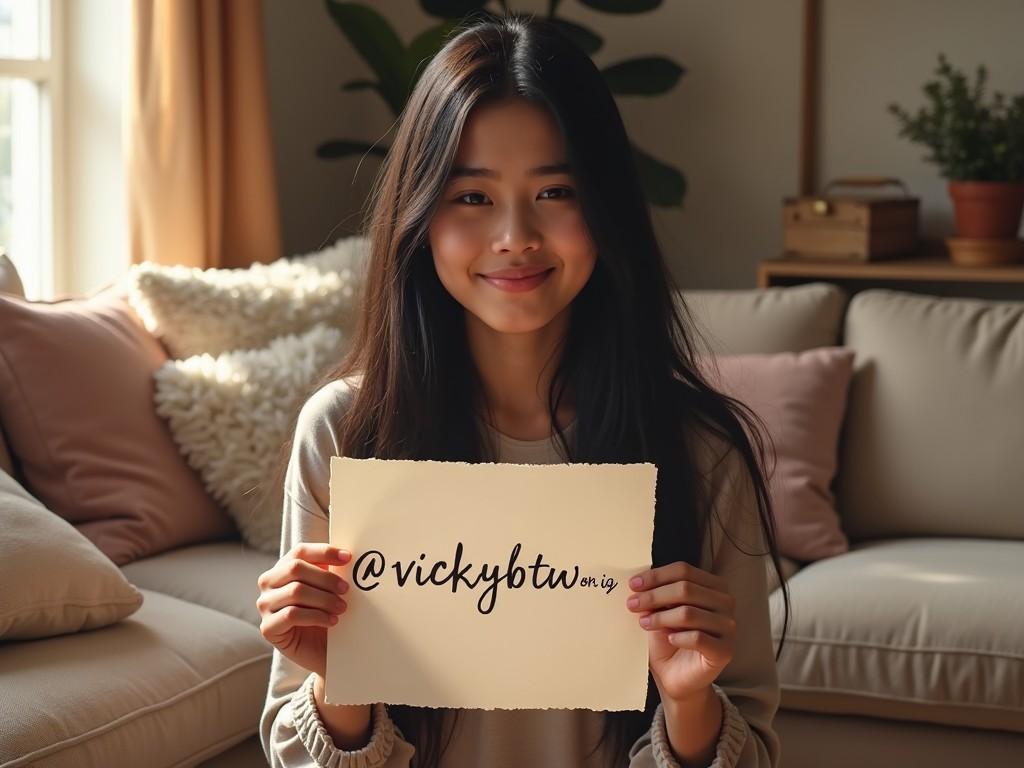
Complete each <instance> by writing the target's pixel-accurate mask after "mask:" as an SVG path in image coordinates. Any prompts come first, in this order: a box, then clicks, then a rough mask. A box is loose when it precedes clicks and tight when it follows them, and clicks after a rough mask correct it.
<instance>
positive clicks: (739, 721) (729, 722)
mask: <svg viewBox="0 0 1024 768" xmlns="http://www.w3.org/2000/svg"><path fill="white" fill-rule="evenodd" d="M711 688H712V690H714V692H715V694H716V695H717V696H718V699H719V701H721V702H722V730H721V732H720V733H719V736H718V744H717V745H715V759H714V760H713V761H712V763H711V765H710V766H708V768H734V766H735V765H736V761H737V760H739V757H740V752H742V751H743V743H744V742H745V741H746V740H747V735H748V734H749V733H750V726H749V725H747V721H746V720H745V719H744V718H743V715H741V714H740V711H739V710H738V709H737V708H736V705H735V704H733V703H732V702H731V701H729V697H728V695H726V693H725V691H723V690H722V689H721V688H719V687H718V686H717V685H714V684H712V686H711ZM651 750H652V751H653V753H654V763H655V765H657V766H658V768H680V765H679V761H678V760H676V758H675V755H673V754H672V746H671V744H670V743H669V740H668V729H667V726H666V724H665V710H664V709H663V708H662V706H661V704H659V705H658V709H657V710H655V712H654V720H653V721H652V722H651Z"/></svg>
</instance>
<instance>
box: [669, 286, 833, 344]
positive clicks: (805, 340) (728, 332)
mask: <svg viewBox="0 0 1024 768" xmlns="http://www.w3.org/2000/svg"><path fill="white" fill-rule="evenodd" d="M682 298H683V301H684V303H685V305H686V306H687V307H688V308H689V309H690V312H691V315H692V317H693V319H694V322H695V324H696V326H697V330H698V331H699V332H700V333H701V334H702V335H703V336H704V337H705V338H706V340H707V341H708V343H709V345H710V348H711V349H710V351H711V352H712V353H714V354H725V355H741V354H749V353H752V352H761V353H771V352H802V351H803V350H805V349H811V348H813V347H828V346H834V345H836V344H838V343H839V341H840V339H839V330H840V327H841V324H842V318H843V310H844V309H845V307H846V299H847V296H846V293H845V292H843V291H842V290H841V289H840V288H839V287H837V286H835V285H832V284H831V283H808V284H806V285H799V286H793V287H787V288H754V289H751V290H713V291H705V290H701V291H683V292H682Z"/></svg>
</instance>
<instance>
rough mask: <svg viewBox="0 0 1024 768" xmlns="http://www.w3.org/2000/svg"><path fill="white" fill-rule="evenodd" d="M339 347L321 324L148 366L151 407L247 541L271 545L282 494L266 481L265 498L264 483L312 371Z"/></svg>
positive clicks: (338, 338)
mask: <svg viewBox="0 0 1024 768" xmlns="http://www.w3.org/2000/svg"><path fill="white" fill-rule="evenodd" d="M343 352H344V336H343V334H342V332H341V331H340V330H338V329H337V328H330V327H327V326H326V325H323V324H320V325H315V326H313V328H311V329H309V330H308V331H306V332H305V333H302V334H298V335H296V334H292V335H287V336H282V337H280V338H277V339H274V340H273V341H271V342H270V344H269V345H268V346H267V347H265V348H264V349H257V350H238V351H235V352H225V353H223V354H221V355H218V356H217V357H213V356H212V355H196V356H194V357H190V358H187V359H185V360H173V361H169V362H167V363H165V364H164V365H163V366H162V367H161V368H160V369H159V370H158V371H157V372H156V373H155V374H154V378H155V380H156V395H155V399H156V411H157V413H158V414H159V415H160V416H162V417H164V418H165V419H166V420H167V423H168V425H169V426H170V430H171V435H172V437H173V438H174V440H175V442H176V443H177V444H178V446H179V447H180V449H181V452H182V453H183V454H184V455H185V457H186V459H187V460H188V463H189V464H190V465H191V466H192V467H193V468H194V469H196V470H197V471H198V472H199V475H200V477H201V478H202V480H203V483H204V484H205V486H206V488H207V490H208V491H209V493H210V495H211V496H212V497H213V498H214V499H216V500H217V501H219V502H221V503H222V504H223V505H224V506H225V508H226V509H227V510H228V513H229V514H230V515H231V516H232V517H233V518H234V520H235V522H236V524H237V525H238V528H239V530H240V531H241V533H242V537H243V538H244V539H245V541H246V542H247V543H248V544H249V545H250V546H252V547H255V548H257V549H260V550H263V551H264V552H270V553H274V554H277V552H278V547H279V546H280V538H281V504H282V494H281V491H280V489H278V488H273V489H269V491H270V492H269V493H268V494H267V497H266V499H265V500H264V499H263V491H264V490H267V489H266V486H265V483H266V482H267V481H268V480H269V479H270V478H271V477H272V476H273V470H274V464H275V462H276V461H277V459H278V458H279V454H280V449H281V446H282V445H283V444H284V443H285V441H286V440H287V439H288V438H289V436H290V434H289V432H290V430H291V429H293V428H294V424H293V420H294V416H295V414H296V413H298V409H299V408H300V407H301V405H302V402H303V401H304V400H305V398H306V397H307V396H308V395H309V389H310V387H311V386H313V383H314V379H315V378H316V377H317V376H318V375H319V374H320V373H322V372H324V371H325V369H326V368H328V367H329V366H331V365H334V364H336V363H338V362H340V360H341V357H342V354H343ZM261 501H262V503H261Z"/></svg>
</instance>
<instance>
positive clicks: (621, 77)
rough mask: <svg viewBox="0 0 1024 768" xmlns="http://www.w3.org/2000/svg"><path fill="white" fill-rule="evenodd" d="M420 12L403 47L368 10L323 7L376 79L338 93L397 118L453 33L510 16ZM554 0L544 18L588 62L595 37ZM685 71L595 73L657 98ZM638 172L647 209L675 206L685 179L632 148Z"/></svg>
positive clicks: (342, 148)
mask: <svg viewBox="0 0 1024 768" xmlns="http://www.w3.org/2000/svg"><path fill="white" fill-rule="evenodd" d="M419 2H420V6H421V8H422V9H423V10H424V11H426V13H428V14H429V15H431V16H433V17H434V18H436V19H438V20H439V21H438V23H437V24H434V25H433V26H431V27H429V28H427V29H425V30H423V31H422V32H421V33H419V34H418V35H417V36H416V37H415V38H413V39H412V40H411V41H410V42H409V43H408V44H405V43H403V42H402V41H401V39H400V38H399V37H398V35H397V33H396V32H395V30H394V28H393V27H392V26H391V24H390V23H389V22H388V20H387V19H385V18H384V17H383V16H382V15H381V14H380V13H379V12H378V11H376V10H375V9H374V8H372V7H371V5H370V4H369V3H354V2H340V1H339V0H325V3H326V6H327V12H328V14H329V15H330V17H331V19H332V20H333V21H334V23H335V24H337V26H338V27H339V28H340V29H341V31H342V32H343V33H344V35H345V37H346V38H347V39H348V41H349V43H350V44H351V45H352V46H353V47H354V48H355V49H356V51H357V52H358V53H359V55H360V56H362V57H363V59H364V60H365V61H366V63H367V64H368V65H369V67H370V69H371V70H372V71H373V73H374V75H375V79H373V80H352V81H349V82H347V83H345V84H344V85H342V90H343V91H363V90H369V91H373V92H375V93H377V94H378V95H379V96H380V98H382V99H383V100H384V102H385V103H386V104H387V105H388V108H389V109H390V110H391V112H392V113H393V114H394V115H395V116H396V117H397V116H398V114H399V113H400V112H401V111H402V107H403V106H404V105H405V101H406V99H407V98H408V96H409V94H410V93H411V92H412V89H413V87H414V86H415V85H416V81H417V79H418V78H419V76H420V74H421V73H422V71H423V68H424V66H425V65H426V63H427V62H428V61H429V60H430V58H431V57H433V55H434V54H435V53H437V52H438V51H439V50H440V49H441V47H442V46H443V45H444V43H445V42H446V40H447V39H448V36H449V34H450V33H451V31H452V30H453V29H454V28H455V26H456V25H457V24H458V23H459V22H460V21H461V20H463V19H466V18H468V17H470V16H472V17H480V16H490V15H494V13H495V11H492V10H490V9H489V8H488V6H489V5H490V6H496V10H500V11H502V12H505V11H509V10H511V9H510V7H509V5H510V4H509V3H508V2H507V0H501V1H500V2H497V3H493V2H490V0H419ZM578 2H579V3H580V4H582V5H585V6H587V7H588V8H590V9H592V10H596V11H602V12H605V13H610V14H636V13H645V12H647V11H651V10H654V9H655V8H657V7H659V6H660V5H661V4H662V0H578ZM560 4H561V0H548V10H547V15H546V18H547V19H548V20H549V21H550V22H551V23H553V24H555V25H557V26H558V27H559V29H561V30H562V32H564V33H565V34H566V35H567V36H568V37H570V38H571V39H572V40H573V41H574V42H575V43H576V44H577V45H578V46H579V47H580V48H582V49H583V50H584V51H585V52H586V53H587V54H588V55H590V56H593V54H594V53H596V52H597V51H598V50H600V49H601V47H602V46H603V44H604V40H603V39H602V38H601V37H600V35H598V34H597V33H595V32H593V31H592V30H590V29H587V28H586V27H584V26H582V25H580V24H576V23H575V22H572V21H569V20H567V19H563V18H559V17H558V16H557V13H558V7H559V5H560ZM684 71H685V70H684V69H683V68H682V67H681V66H679V65H678V64H676V63H675V62H674V61H672V60H671V59H668V58H665V57H663V56H643V57H636V58H631V59H627V60H626V61H621V62H618V63H615V64H611V65H609V66H606V67H603V68H602V69H601V72H602V74H603V75H604V77H605V81H606V82H607V83H608V87H609V88H610V90H611V92H612V93H613V94H615V95H616V96H657V95H659V94H663V93H666V92H668V91H670V90H671V89H672V88H674V87H675V85H676V83H677V82H678V81H679V78H680V77H681V76H682V75H683V73H684ZM386 153H387V147H386V146H381V145H380V144H379V143H375V144H371V143H369V142H365V141H354V140H344V139H337V140H332V141H327V142H324V143H323V144H321V145H320V146H319V147H317V150H316V154H317V156H318V157H321V158H340V157H348V156H350V155H360V156H362V155H366V154H371V155H376V156H378V157H383V156H384V155H385V154H386ZM633 153H634V157H635V158H636V163H637V169H638V171H639V173H640V178H641V181H642V182H643V185H644V190H645V191H646V193H647V197H648V200H649V201H650V202H651V203H652V204H654V205H660V206H681V205H682V202H683V197H684V195H685V194H686V179H685V177H684V176H683V174H682V173H681V172H680V171H679V170H678V169H676V168H674V167H672V166H671V165H668V164H666V163H664V162H662V161H660V160H657V159H655V158H654V157H652V156H651V155H649V154H647V153H646V152H644V151H643V150H641V149H639V148H638V147H636V146H635V145H634V146H633Z"/></svg>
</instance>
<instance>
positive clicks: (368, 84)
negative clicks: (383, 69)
mask: <svg viewBox="0 0 1024 768" xmlns="http://www.w3.org/2000/svg"><path fill="white" fill-rule="evenodd" d="M341 90H343V91H375V90H377V83H376V82H374V81H373V80H349V81H348V82H347V83H345V84H344V85H343V86H341Z"/></svg>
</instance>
